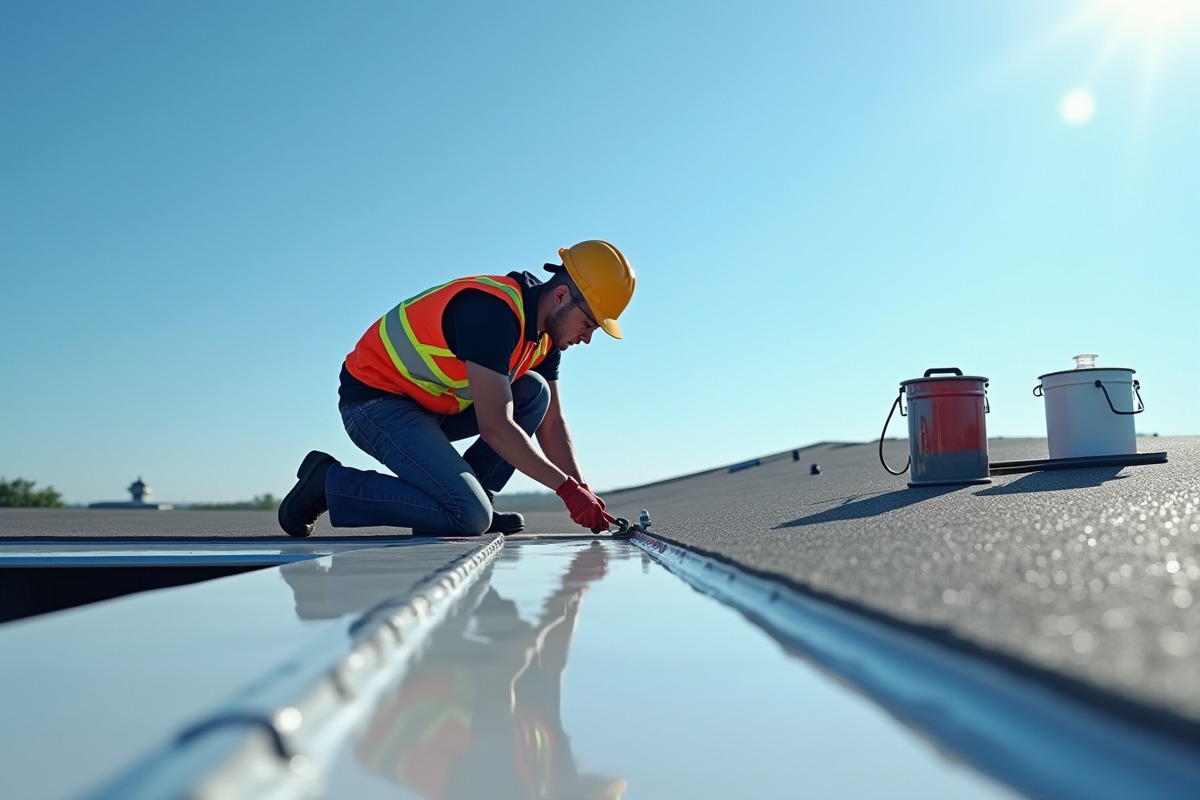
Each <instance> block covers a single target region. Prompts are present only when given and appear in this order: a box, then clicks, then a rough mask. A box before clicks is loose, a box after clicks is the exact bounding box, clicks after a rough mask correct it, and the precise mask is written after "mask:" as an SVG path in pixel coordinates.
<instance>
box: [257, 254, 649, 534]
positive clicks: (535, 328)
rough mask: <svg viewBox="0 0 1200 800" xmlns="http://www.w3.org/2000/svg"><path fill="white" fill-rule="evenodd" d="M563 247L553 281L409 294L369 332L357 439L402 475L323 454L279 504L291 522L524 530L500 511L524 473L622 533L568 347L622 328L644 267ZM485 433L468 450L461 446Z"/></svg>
mask: <svg viewBox="0 0 1200 800" xmlns="http://www.w3.org/2000/svg"><path fill="white" fill-rule="evenodd" d="M558 253H559V256H560V257H561V261H562V263H561V264H546V270H547V271H548V272H550V273H551V275H552V277H551V278H550V279H549V280H547V281H546V282H545V283H543V282H541V281H539V280H538V278H537V277H535V276H534V275H533V274H532V273H530V272H510V273H508V274H507V275H479V276H473V277H467V278H459V279H457V280H452V281H450V282H449V283H444V284H442V285H441V286H436V287H434V288H432V289H429V290H428V291H425V292H422V293H421V294H419V295H416V296H415V297H413V298H411V299H409V300H405V301H404V302H402V303H400V304H399V305H398V306H396V307H395V308H393V309H392V310H391V311H389V312H388V313H387V314H385V315H384V316H383V317H382V318H381V319H380V320H379V321H378V322H376V323H375V324H373V325H372V326H371V327H370V328H369V329H368V330H367V332H366V333H365V334H363V336H362V338H361V339H359V341H358V344H357V345H356V346H355V348H354V350H353V351H351V352H350V354H349V355H347V356H346V361H345V363H344V364H343V365H342V372H341V386H340V389H339V403H338V405H339V408H340V410H341V414H342V422H343V424H344V425H345V428H346V432H347V433H348V434H349V435H350V439H351V440H352V441H353V442H354V443H355V444H356V445H358V447H360V448H361V449H362V450H364V451H365V452H366V453H368V454H369V455H370V456H372V457H373V458H375V459H376V460H378V461H379V462H381V463H382V464H383V465H384V466H386V467H387V468H388V469H389V470H391V471H392V473H394V475H385V474H381V473H378V472H373V471H366V470H359V469H354V468H352V467H347V466H344V465H343V464H341V463H340V462H338V461H337V460H336V459H335V458H334V457H333V456H331V455H329V454H328V453H323V452H320V451H317V450H314V451H312V452H310V453H309V454H308V455H307V456H306V457H305V458H304V460H303V462H302V463H301V464H300V468H299V470H298V471H297V473H296V477H297V479H298V480H297V483H296V485H295V486H294V487H293V488H292V490H291V491H290V492H288V494H287V496H286V497H284V499H283V502H282V503H281V504H280V506H279V525H280V527H281V528H283V530H284V531H285V532H286V533H288V534H290V535H292V536H309V535H311V534H312V532H313V526H314V525H315V524H316V522H317V520H318V518H319V517H320V516H321V514H323V513H325V512H326V511H328V512H329V521H330V524H332V525H333V526H334V527H339V528H356V527H367V526H376V525H386V526H393V527H404V528H412V529H413V533H414V534H415V535H424V536H462V535H478V534H482V533H516V532H518V531H520V530H522V529H523V528H524V525H525V520H524V518H523V517H522V516H521V515H520V514H517V513H513V512H501V511H496V510H495V509H494V508H493V501H494V496H495V494H496V493H497V492H499V491H500V490H501V489H502V488H504V485H505V484H506V483H507V482H508V480H509V478H511V477H512V474H513V472H514V470H520V471H521V472H522V473H524V474H525V475H528V476H529V477H530V478H532V479H533V480H535V481H537V482H538V483H540V484H542V485H543V486H546V487H547V488H549V489H552V490H554V492H555V493H556V494H557V495H558V496H559V497H560V498H561V499H562V501H563V503H564V504H565V505H566V507H567V510H568V511H569V512H570V515H571V519H572V520H573V521H574V522H575V523H577V524H579V525H581V526H583V527H585V528H588V529H589V530H592V531H595V532H600V531H604V530H608V528H609V525H610V524H611V523H614V522H615V521H616V519H615V518H614V517H613V516H611V515H610V514H609V513H608V512H607V511H606V510H605V507H604V501H603V500H601V499H600V498H599V497H598V496H596V494H594V493H593V492H592V491H591V489H590V488H589V487H588V485H587V483H586V482H585V480H584V477H583V472H582V471H581V470H580V467H579V462H578V460H577V458H576V455H575V447H574V445H573V444H572V441H571V434H570V431H569V429H568V428H567V422H566V419H565V418H564V416H563V410H562V407H561V404H560V402H559V395H558V370H559V362H560V359H561V355H562V352H563V351H565V350H567V349H568V348H570V347H572V346H574V345H577V344H588V343H590V342H591V340H592V334H593V333H594V332H595V331H596V330H597V329H599V328H602V329H603V330H604V332H605V333H607V334H609V335H610V336H612V337H614V338H617V339H620V338H621V327H620V325H619V324H618V323H617V317H619V316H620V314H621V312H622V311H624V310H625V307H626V306H627V305H628V304H629V300H630V298H631V297H632V296H633V289H634V283H635V280H634V274H633V270H632V269H631V268H630V266H629V262H628V261H626V259H625V256H623V255H622V254H621V252H620V251H619V250H617V248H615V247H614V246H612V245H611V244H609V243H608V242H603V241H598V240H589V241H584V242H580V243H578V244H576V245H574V246H572V247H567V248H563V249H561V250H559V251H558ZM475 435H478V437H479V438H478V439H477V440H476V441H475V442H474V443H473V444H472V445H471V446H470V447H469V448H467V450H466V452H465V453H463V454H462V455H459V453H458V451H457V450H455V448H454V447H453V445H451V442H452V441H457V440H460V439H465V438H468V437H471V436H475ZM531 436H535V437H536V438H537V441H538V444H539V445H540V446H541V452H539V451H538V449H537V448H535V447H534V445H533V442H532V440H531V439H530V437H531Z"/></svg>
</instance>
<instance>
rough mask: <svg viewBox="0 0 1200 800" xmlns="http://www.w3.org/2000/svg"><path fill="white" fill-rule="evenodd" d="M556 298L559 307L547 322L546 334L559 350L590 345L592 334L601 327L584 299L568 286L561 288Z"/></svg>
mask: <svg viewBox="0 0 1200 800" xmlns="http://www.w3.org/2000/svg"><path fill="white" fill-rule="evenodd" d="M558 291H559V294H558V295H557V297H556V298H555V299H556V300H557V301H558V306H557V307H555V309H554V311H552V312H551V313H550V319H548V320H547V321H546V333H548V334H550V339H551V341H553V342H554V344H555V345H556V346H557V347H558V349H559V350H566V349H567V348H568V347H570V346H571V345H573V344H589V343H590V342H591V341H592V334H593V333H595V332H596V330H597V329H598V328H599V327H600V326H599V325H597V324H596V319H595V317H593V316H592V311H591V309H590V308H588V306H587V302H586V301H584V299H583V298H582V297H576V296H575V295H573V294H572V293H571V291H570V289H569V288H568V287H566V286H560V287H559V289H558Z"/></svg>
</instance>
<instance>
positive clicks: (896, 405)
mask: <svg viewBox="0 0 1200 800" xmlns="http://www.w3.org/2000/svg"><path fill="white" fill-rule="evenodd" d="M934 371H935V370H929V371H928V372H926V373H925V377H926V378H928V377H929V373H930V372H934ZM958 374H959V375H962V373H961V372H959V373H958ZM902 397H904V387H903V386H901V387H900V394H898V395H896V400H895V402H893V403H892V410H891V411H889V412H888V415H887V421H886V422H884V423H883V433H881V434H879V463H880V464H883V468H884V469H886V470H887V471H888V473H889V474H891V475H903V474H904V473H906V472H908V468H909V466H910V465H911V464H912V455H909V457H908V461H907V462H905V464H904V469H902V470H900V471H899V472H896V470H894V469H892V468H891V467H889V466H888V465H887V462H886V461H884V460H883V438H884V437H885V436H887V429H888V425H890V424H891V422H892V414H895V413H896V409H897V408H899V409H900V416H902V417H906V416H908V414H907V413H905V411H904V406H902V405H900V399H901V398H902Z"/></svg>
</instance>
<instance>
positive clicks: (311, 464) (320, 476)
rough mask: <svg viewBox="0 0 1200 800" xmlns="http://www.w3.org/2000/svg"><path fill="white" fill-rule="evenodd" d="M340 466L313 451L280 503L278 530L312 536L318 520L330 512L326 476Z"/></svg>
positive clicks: (327, 457)
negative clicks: (327, 501) (327, 500)
mask: <svg viewBox="0 0 1200 800" xmlns="http://www.w3.org/2000/svg"><path fill="white" fill-rule="evenodd" d="M336 463H338V461H337V459H335V458H334V457H333V456H331V455H329V454H328V453H322V452H321V451H320V450H313V451H312V452H311V453H309V454H308V455H306V456H305V457H304V460H303V461H301V462H300V469H298V470H296V477H297V478H298V480H297V481H296V485H295V486H293V487H292V490H291V491H290V492H288V493H287V497H285V498H283V502H282V503H280V504H279V527H281V528H283V530H284V533H286V534H288V535H289V536H298V537H303V536H312V532H313V526H315V525H316V524H317V519H318V518H320V516H321V515H322V514H324V513H325V512H326V511H328V510H329V504H328V503H326V501H325V473H327V472H329V468H330V467H331V466H333V465H334V464H336Z"/></svg>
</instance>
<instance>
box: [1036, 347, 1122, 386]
mask: <svg viewBox="0 0 1200 800" xmlns="http://www.w3.org/2000/svg"><path fill="white" fill-rule="evenodd" d="M1096 358H1097V356H1096V354H1095V353H1083V354H1081V355H1077V356H1075V368H1074V369H1060V370H1056V371H1055V372H1047V373H1046V374H1045V375H1038V380H1039V381H1040V380H1041V379H1042V378H1049V377H1050V376H1051V375H1070V374H1072V373H1076V372H1090V371H1092V370H1097V371H1099V372H1105V371H1110V372H1128V373H1129V374H1130V375H1132V374H1133V373H1134V372H1136V370H1133V369H1130V368H1129V367H1097V366H1096Z"/></svg>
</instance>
